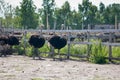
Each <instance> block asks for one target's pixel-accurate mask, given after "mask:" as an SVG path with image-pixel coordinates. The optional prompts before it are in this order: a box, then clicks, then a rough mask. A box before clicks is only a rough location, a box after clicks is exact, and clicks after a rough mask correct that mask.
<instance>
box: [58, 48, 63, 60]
mask: <svg viewBox="0 0 120 80" xmlns="http://www.w3.org/2000/svg"><path fill="white" fill-rule="evenodd" d="M58 55H59V60H60V61H62V58H61V56H60V49H58Z"/></svg>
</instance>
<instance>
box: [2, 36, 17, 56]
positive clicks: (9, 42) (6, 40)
mask: <svg viewBox="0 0 120 80" xmlns="http://www.w3.org/2000/svg"><path fill="white" fill-rule="evenodd" d="M0 44H1V45H2V47H3V50H2V51H1V52H2V54H1V56H2V55H4V56H6V55H7V54H8V52H9V53H10V54H12V53H11V49H9V48H8V47H12V46H13V45H19V40H18V39H17V38H16V37H15V36H8V35H1V36H0Z"/></svg>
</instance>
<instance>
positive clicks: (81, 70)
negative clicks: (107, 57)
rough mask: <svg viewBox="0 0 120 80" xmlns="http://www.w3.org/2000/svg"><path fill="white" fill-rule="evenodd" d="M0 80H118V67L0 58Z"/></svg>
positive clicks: (11, 57)
mask: <svg viewBox="0 0 120 80" xmlns="http://www.w3.org/2000/svg"><path fill="white" fill-rule="evenodd" d="M0 80H120V65H114V64H105V65H98V64H92V63H88V62H80V61H79V62H78V61H70V60H65V61H53V60H52V59H48V58H45V60H32V58H30V57H25V56H9V57H2V58H1V57H0Z"/></svg>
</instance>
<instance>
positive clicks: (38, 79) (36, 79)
mask: <svg viewBox="0 0 120 80" xmlns="http://www.w3.org/2000/svg"><path fill="white" fill-rule="evenodd" d="M31 80H43V79H41V78H32V79H31Z"/></svg>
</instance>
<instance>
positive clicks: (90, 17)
mask: <svg viewBox="0 0 120 80" xmlns="http://www.w3.org/2000/svg"><path fill="white" fill-rule="evenodd" d="M0 9H1V10H0V12H1V13H2V14H4V17H1V18H0V21H1V22H2V26H4V27H14V28H28V29H29V28H33V29H35V28H38V27H39V26H40V25H44V29H49V28H50V29H61V24H64V26H66V28H72V29H85V28H87V26H88V24H89V25H95V24H115V17H117V19H118V22H119V21H120V4H116V3H114V4H110V5H108V6H105V5H104V4H103V3H100V4H99V6H95V5H93V4H92V2H90V1H89V0H83V1H82V4H78V11H76V10H71V6H70V4H69V2H68V1H66V2H65V3H64V4H63V5H62V7H61V8H58V7H56V5H55V1H54V0H43V4H42V7H41V8H39V9H38V8H36V6H35V5H34V3H33V1H32V0H22V2H21V5H20V6H17V7H16V8H13V7H12V6H11V5H10V4H9V3H6V2H4V0H0Z"/></svg>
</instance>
